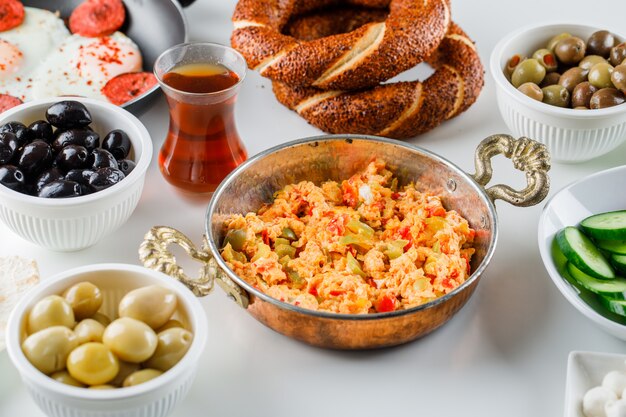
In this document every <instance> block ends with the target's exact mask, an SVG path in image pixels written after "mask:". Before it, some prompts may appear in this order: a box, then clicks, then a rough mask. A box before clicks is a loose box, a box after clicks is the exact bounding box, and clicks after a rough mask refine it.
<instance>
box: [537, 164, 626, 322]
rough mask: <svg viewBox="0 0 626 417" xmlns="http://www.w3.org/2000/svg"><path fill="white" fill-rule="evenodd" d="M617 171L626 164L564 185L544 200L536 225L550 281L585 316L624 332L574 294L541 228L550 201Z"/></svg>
mask: <svg viewBox="0 0 626 417" xmlns="http://www.w3.org/2000/svg"><path fill="white" fill-rule="evenodd" d="M618 171H625V172H626V165H623V166H618V167H614V168H610V169H606V170H604V171H600V172H596V173H594V174H591V175H589V176H586V177H584V178H581V179H579V180H576V181H574V182H572V183H570V184H569V185H566V186H565V187H563V188H562V189H561V190H559V191H558V192H557V193H556V194H555V195H553V196H552V197H550V199H549V200H548V201H547V202H546V205H545V206H544V208H543V210H542V212H541V216H540V217H539V227H538V233H537V239H538V242H539V253H540V255H541V258H542V260H543V264H544V267H545V268H546V270H547V271H548V274H549V275H550V278H552V281H553V282H554V284H555V285H556V286H557V287H558V289H559V290H560V292H561V293H562V294H563V295H564V296H565V298H566V299H567V300H568V301H569V302H570V303H572V304H573V305H574V307H576V309H578V310H579V311H580V312H583V313H584V314H585V316H587V317H588V318H590V319H591V320H593V321H594V322H596V323H598V324H600V325H602V326H604V327H608V328H611V329H612V330H614V331H618V332H624V331H625V330H626V326H624V325H623V324H620V323H617V322H615V321H613V320H611V319H609V318H607V317H604V316H603V315H602V314H600V313H598V312H597V311H595V310H594V309H593V308H591V307H590V306H589V305H588V304H587V303H586V302H585V301H584V300H583V299H582V298H580V297H579V296H578V294H575V291H574V289H573V288H572V286H571V284H569V283H568V282H566V281H565V278H563V277H562V276H561V274H560V273H559V271H558V270H557V269H556V267H555V264H554V260H553V259H552V254H551V253H550V248H549V247H546V244H545V243H546V242H545V239H544V237H545V234H544V233H543V230H544V228H545V226H544V221H545V218H546V216H547V213H548V211H549V210H550V206H551V204H552V202H553V201H554V200H555V199H556V198H558V196H560V195H561V194H562V193H567V192H569V190H570V189H571V188H572V187H575V186H576V185H578V184H580V183H583V182H587V181H591V180H594V179H596V178H598V177H603V176H606V175H610V174H612V173H613V172H618ZM572 226H575V225H572Z"/></svg>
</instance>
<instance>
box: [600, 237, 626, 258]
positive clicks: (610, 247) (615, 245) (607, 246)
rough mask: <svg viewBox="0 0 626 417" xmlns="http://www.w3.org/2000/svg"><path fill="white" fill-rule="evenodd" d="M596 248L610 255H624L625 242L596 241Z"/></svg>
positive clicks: (625, 252) (625, 249)
mask: <svg viewBox="0 0 626 417" xmlns="http://www.w3.org/2000/svg"><path fill="white" fill-rule="evenodd" d="M596 246H597V247H599V248H600V249H604V250H605V251H608V252H611V253H617V254H618V255H626V242H624V241H621V240H596Z"/></svg>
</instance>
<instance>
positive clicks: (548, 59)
mask: <svg viewBox="0 0 626 417" xmlns="http://www.w3.org/2000/svg"><path fill="white" fill-rule="evenodd" d="M533 58H534V59H536V60H537V61H539V63H540V64H541V65H543V67H544V68H545V69H546V72H553V71H556V69H557V67H558V65H559V63H558V62H557V60H556V56H555V55H554V54H553V53H552V51H550V50H549V49H545V48H543V49H539V50H537V51H535V53H534V54H533Z"/></svg>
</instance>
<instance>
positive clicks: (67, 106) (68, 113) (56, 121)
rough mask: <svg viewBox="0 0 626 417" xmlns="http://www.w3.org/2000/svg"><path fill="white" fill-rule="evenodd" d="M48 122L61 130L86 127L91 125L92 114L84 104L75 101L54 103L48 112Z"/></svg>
mask: <svg viewBox="0 0 626 417" xmlns="http://www.w3.org/2000/svg"><path fill="white" fill-rule="evenodd" d="M46 120H48V122H49V123H50V124H51V125H52V126H54V127H59V128H72V127H84V126H87V125H88V124H90V123H91V114H90V113H89V110H87V107H85V105H84V104H82V103H79V102H78V101H74V100H65V101H59V102H57V103H54V104H53V105H51V106H50V107H48V109H47V110H46Z"/></svg>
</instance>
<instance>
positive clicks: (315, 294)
mask: <svg viewBox="0 0 626 417" xmlns="http://www.w3.org/2000/svg"><path fill="white" fill-rule="evenodd" d="M309 294H311V295H313V296H315V297H317V296H318V293H317V288H316V287H311V288H309Z"/></svg>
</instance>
